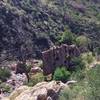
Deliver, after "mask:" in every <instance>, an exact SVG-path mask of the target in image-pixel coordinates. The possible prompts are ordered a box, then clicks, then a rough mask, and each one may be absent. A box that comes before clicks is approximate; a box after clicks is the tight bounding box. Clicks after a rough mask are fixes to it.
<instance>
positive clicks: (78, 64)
mask: <svg viewBox="0 0 100 100" xmlns="http://www.w3.org/2000/svg"><path fill="white" fill-rule="evenodd" d="M72 62H73V63H74V68H75V71H77V70H82V69H84V68H85V67H86V66H85V63H84V62H83V60H82V58H81V57H73V58H72Z"/></svg>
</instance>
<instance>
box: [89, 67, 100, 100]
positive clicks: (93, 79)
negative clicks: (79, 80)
mask: <svg viewBox="0 0 100 100" xmlns="http://www.w3.org/2000/svg"><path fill="white" fill-rule="evenodd" d="M87 80H88V83H89V85H90V87H91V94H90V96H89V97H88V98H89V99H90V100H100V65H96V67H95V68H93V69H90V70H89V71H88V73H87ZM90 97H91V98H90Z"/></svg>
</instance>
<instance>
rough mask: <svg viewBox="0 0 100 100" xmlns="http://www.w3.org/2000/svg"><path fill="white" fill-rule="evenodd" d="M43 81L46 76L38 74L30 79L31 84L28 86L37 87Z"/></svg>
mask: <svg viewBox="0 0 100 100" xmlns="http://www.w3.org/2000/svg"><path fill="white" fill-rule="evenodd" d="M42 81H44V76H43V74H42V73H37V74H35V75H32V76H31V77H30V80H29V82H28V83H27V85H28V86H34V85H36V84H37V83H39V82H42Z"/></svg>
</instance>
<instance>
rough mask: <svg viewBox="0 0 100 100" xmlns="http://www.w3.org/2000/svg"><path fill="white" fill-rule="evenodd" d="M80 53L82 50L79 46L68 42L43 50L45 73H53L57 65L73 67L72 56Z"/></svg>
mask: <svg viewBox="0 0 100 100" xmlns="http://www.w3.org/2000/svg"><path fill="white" fill-rule="evenodd" d="M79 55H80V50H79V49H78V47H77V46H75V45H66V44H63V45H61V46H57V47H52V48H50V49H49V50H47V51H44V52H42V58H43V72H44V75H48V74H51V73H53V72H54V70H55V69H56V67H60V66H66V67H67V68H68V67H71V66H72V65H71V63H72V62H71V58H72V57H77V56H79Z"/></svg>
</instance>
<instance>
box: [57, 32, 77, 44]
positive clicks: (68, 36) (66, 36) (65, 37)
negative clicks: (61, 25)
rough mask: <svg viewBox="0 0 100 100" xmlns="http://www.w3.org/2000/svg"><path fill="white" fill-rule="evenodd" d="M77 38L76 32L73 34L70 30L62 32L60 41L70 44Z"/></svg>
mask: <svg viewBox="0 0 100 100" xmlns="http://www.w3.org/2000/svg"><path fill="white" fill-rule="evenodd" d="M75 38H76V36H75V34H73V33H72V32H70V31H69V30H68V31H65V32H63V33H62V35H61V36H60V38H59V42H60V43H66V44H68V45H70V44H72V43H73V42H74V41H75Z"/></svg>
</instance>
